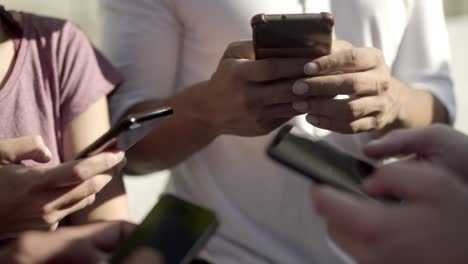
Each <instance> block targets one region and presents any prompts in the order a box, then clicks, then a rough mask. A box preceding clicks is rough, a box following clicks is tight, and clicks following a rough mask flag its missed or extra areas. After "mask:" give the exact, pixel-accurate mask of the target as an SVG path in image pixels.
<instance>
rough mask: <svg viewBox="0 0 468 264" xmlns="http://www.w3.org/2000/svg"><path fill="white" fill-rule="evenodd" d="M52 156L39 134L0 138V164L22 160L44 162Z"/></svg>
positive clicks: (15, 162)
mask: <svg viewBox="0 0 468 264" xmlns="http://www.w3.org/2000/svg"><path fill="white" fill-rule="evenodd" d="M51 158H52V154H51V152H50V150H49V149H48V148H47V147H46V145H45V143H44V140H43V139H42V137H40V136H28V137H20V138H13V139H5V140H0V164H18V163H20V162H22V161H24V160H33V161H36V162H41V163H46V162H49V161H50V160H51Z"/></svg>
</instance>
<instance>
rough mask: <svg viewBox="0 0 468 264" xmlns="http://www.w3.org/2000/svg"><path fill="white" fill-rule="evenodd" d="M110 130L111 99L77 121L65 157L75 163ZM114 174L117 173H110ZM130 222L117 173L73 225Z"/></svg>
mask: <svg viewBox="0 0 468 264" xmlns="http://www.w3.org/2000/svg"><path fill="white" fill-rule="evenodd" d="M108 129H109V114H108V110H107V99H106V98H105V97H104V98H102V99H100V100H99V101H97V102H96V103H95V104H94V105H92V106H91V107H90V108H89V109H88V110H87V111H85V112H84V113H82V114H81V115H79V116H78V117H77V118H75V119H74V120H73V121H72V122H71V123H70V124H69V125H68V127H67V128H66V129H65V132H64V139H63V145H64V155H65V159H66V160H71V159H73V158H74V157H75V156H76V154H77V153H79V152H80V151H81V150H83V149H84V148H85V147H87V146H88V145H89V144H91V143H92V142H94V140H96V139H97V138H98V137H100V136H101V135H102V134H104V133H105V132H106V131H107V130H108ZM109 173H110V174H112V173H114V172H109ZM127 219H129V211H128V203H127V196H126V193H125V188H124V185H123V180H122V177H121V174H120V172H119V173H117V174H116V173H114V175H113V178H112V180H111V182H110V183H109V184H108V185H107V186H106V187H105V188H104V189H103V190H102V191H101V192H99V193H98V194H97V195H96V201H95V202H94V204H93V205H91V206H89V207H87V208H85V209H83V210H81V211H78V212H77V213H75V214H73V215H71V216H70V217H69V220H70V222H71V224H74V225H75V224H83V223H87V222H94V221H99V220H127Z"/></svg>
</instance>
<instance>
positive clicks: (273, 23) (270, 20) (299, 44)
mask: <svg viewBox="0 0 468 264" xmlns="http://www.w3.org/2000/svg"><path fill="white" fill-rule="evenodd" d="M334 23H335V20H334V18H333V16H332V15H331V14H329V13H320V14H283V15H265V14H259V15H256V16H254V17H253V18H252V21H251V25H252V30H253V41H254V49H255V58H256V59H257V60H261V59H266V58H291V57H302V58H310V59H316V58H318V57H321V56H324V55H328V54H330V52H331V45H332V32H333V26H334Z"/></svg>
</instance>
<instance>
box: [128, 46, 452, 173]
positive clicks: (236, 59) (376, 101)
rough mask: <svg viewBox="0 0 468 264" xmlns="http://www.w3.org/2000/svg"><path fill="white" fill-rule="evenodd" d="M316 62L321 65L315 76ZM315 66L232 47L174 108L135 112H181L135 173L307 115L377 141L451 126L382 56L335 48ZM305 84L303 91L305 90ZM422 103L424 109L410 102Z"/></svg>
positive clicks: (140, 149)
mask: <svg viewBox="0 0 468 264" xmlns="http://www.w3.org/2000/svg"><path fill="white" fill-rule="evenodd" d="M312 62H313V63H316V64H317V65H318V66H317V67H315V68H316V72H314V73H313V74H311V73H312V71H311V68H313V66H311V64H310V63H312ZM312 62H311V61H310V60H309V59H265V60H260V61H255V60H254V52H253V46H252V43H251V42H250V41H243V42H236V43H233V44H231V45H230V46H229V47H228V48H227V50H226V52H225V54H224V56H223V58H222V59H221V61H220V63H219V66H218V69H217V70H216V71H215V73H214V74H213V75H212V78H211V79H210V80H206V81H204V82H201V83H198V84H196V85H194V86H192V87H189V88H188V89H185V90H184V91H182V92H181V93H179V94H176V95H175V96H173V97H171V98H169V99H167V100H166V101H162V102H161V101H148V102H144V103H141V104H138V105H136V106H134V107H133V108H131V109H130V110H129V111H128V113H135V112H139V111H144V110H149V109H154V108H155V107H158V106H162V105H167V106H171V107H172V108H173V109H174V111H175V112H176V113H177V114H176V115H174V116H173V117H172V118H171V119H170V120H168V121H167V122H165V123H164V124H163V125H161V127H159V129H157V130H155V131H154V132H152V133H151V134H150V135H149V136H147V137H146V138H145V139H144V140H143V141H142V142H141V143H140V144H137V145H136V146H135V147H134V148H133V149H132V150H131V151H130V152H129V153H128V155H127V156H128V158H129V166H130V167H131V170H132V171H136V172H139V173H149V172H151V171H153V170H158V169H164V168H169V167H172V166H174V165H177V164H178V163H180V162H182V161H184V160H185V159H186V158H188V157H190V156H191V155H192V154H194V153H195V152H197V151H199V150H200V149H202V148H204V147H205V146H206V145H208V144H209V143H210V142H212V141H213V140H214V139H215V138H217V137H218V136H220V135H223V134H229V135H239V136H247V137H254V136H260V135H265V134H268V133H269V132H271V131H272V130H274V129H275V128H277V127H279V126H281V125H282V124H284V123H285V122H286V121H288V120H289V119H291V118H292V117H295V116H297V115H300V114H303V113H311V114H309V118H308V120H309V121H310V122H311V123H315V124H316V125H317V126H319V127H322V128H326V129H330V130H333V131H336V132H340V133H358V132H364V131H372V132H376V134H377V135H380V134H384V133H386V132H387V131H389V130H390V129H392V128H395V127H408V128H410V127H411V128H412V127H418V126H423V125H428V124H431V123H432V122H447V120H448V118H447V113H446V111H445V108H444V107H443V106H442V105H441V104H440V103H439V102H438V101H437V100H436V99H435V98H434V97H433V96H432V95H431V94H429V93H427V92H424V91H418V90H414V89H411V88H409V87H407V86H406V85H404V84H403V83H401V82H399V81H397V80H394V79H393V78H392V77H391V76H390V74H389V70H388V68H387V66H386V65H385V64H384V62H383V57H382V54H381V52H380V51H378V50H376V49H357V48H353V47H352V46H351V45H350V44H349V43H347V42H344V41H335V43H334V45H333V51H332V55H330V56H326V57H323V58H321V59H318V60H315V61H312ZM337 71H341V72H342V73H339V72H337ZM350 80H351V81H350ZM298 83H302V84H303V85H302V90H301V88H300V87H301V85H299V86H298ZM304 85H305V88H304ZM298 87H299V88H298ZM320 87H322V88H324V87H326V88H327V89H319V88H320ZM301 91H302V92H301ZM336 94H349V95H351V98H352V99H350V100H342V101H338V100H332V98H333V97H334V96H335V95H336ZM414 98H417V100H418V108H417V109H413V108H412V105H411V104H409V103H408V101H407V100H414ZM408 113H411V114H408ZM185 131H190V132H191V133H185ZM155 145H157V146H158V148H154V147H153V146H155Z"/></svg>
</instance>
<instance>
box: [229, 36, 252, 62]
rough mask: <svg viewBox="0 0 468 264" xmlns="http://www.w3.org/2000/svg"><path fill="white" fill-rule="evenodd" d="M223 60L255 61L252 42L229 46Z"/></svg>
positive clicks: (239, 42) (238, 42) (241, 42)
mask: <svg viewBox="0 0 468 264" xmlns="http://www.w3.org/2000/svg"><path fill="white" fill-rule="evenodd" d="M223 59H249V60H255V52H254V46H253V43H252V41H250V40H246V41H237V42H233V43H231V44H229V46H228V48H227V49H226V51H225V52H224V55H223Z"/></svg>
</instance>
